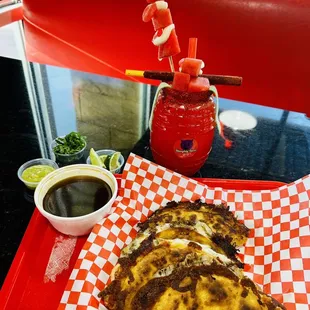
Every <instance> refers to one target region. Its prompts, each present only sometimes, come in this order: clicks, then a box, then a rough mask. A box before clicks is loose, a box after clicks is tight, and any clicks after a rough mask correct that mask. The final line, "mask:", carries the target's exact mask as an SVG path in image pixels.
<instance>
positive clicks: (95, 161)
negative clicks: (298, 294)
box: [89, 148, 106, 168]
mask: <svg viewBox="0 0 310 310" xmlns="http://www.w3.org/2000/svg"><path fill="white" fill-rule="evenodd" d="M89 158H90V163H91V164H92V165H94V166H99V167H102V168H106V166H105V164H104V163H103V161H102V160H101V158H100V157H99V155H98V154H97V153H96V152H95V150H94V149H93V148H91V149H90V152H89Z"/></svg>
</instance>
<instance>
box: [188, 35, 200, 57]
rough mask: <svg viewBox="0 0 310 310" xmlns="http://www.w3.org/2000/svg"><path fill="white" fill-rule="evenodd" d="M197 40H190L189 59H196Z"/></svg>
mask: <svg viewBox="0 0 310 310" xmlns="http://www.w3.org/2000/svg"><path fill="white" fill-rule="evenodd" d="M197 40H198V39H197V38H189V43H188V57H189V58H196V53H197Z"/></svg>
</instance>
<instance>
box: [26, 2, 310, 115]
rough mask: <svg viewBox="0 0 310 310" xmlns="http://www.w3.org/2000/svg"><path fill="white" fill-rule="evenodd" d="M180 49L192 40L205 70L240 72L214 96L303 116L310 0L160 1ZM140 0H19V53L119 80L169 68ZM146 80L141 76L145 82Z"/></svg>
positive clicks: (309, 108)
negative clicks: (237, 80)
mask: <svg viewBox="0 0 310 310" xmlns="http://www.w3.org/2000/svg"><path fill="white" fill-rule="evenodd" d="M168 3H169V7H170V9H171V11H172V16H173V20H174V23H175V25H176V30H177V34H178V36H179V41H180V45H181V49H182V53H181V54H180V55H178V56H177V57H175V62H176V61H177V60H179V59H180V58H181V57H184V56H185V55H186V53H187V43H188V38H189V37H198V38H199V39H198V54H197V56H198V57H199V58H202V59H203V60H204V61H205V63H206V68H205V69H204V72H205V73H212V74H228V75H240V76H243V78H244V83H243V86H242V87H221V88H220V95H221V96H222V97H226V98H231V99H236V100H242V101H247V102H252V103H259V104H263V105H268V106H273V107H278V108H284V109H289V110H294V111H300V112H307V113H308V115H310V105H308V101H309V95H308V91H309V74H310V62H309V61H308V57H309V55H310V41H309V35H310V2H309V1H308V0H307V1H306V0H304V1H303V0H282V1H276V0H269V1H267V0H252V1H244V0H243V1H242V0H192V1H180V0H170V1H168ZM146 4H147V3H146V2H145V1H143V0H134V1H127V0H120V1H114V0H113V1H112V0H105V1H99V0H98V1H97V0H96V1H91V2H88V1H81V0H66V1H62V0H49V1H40V0H24V21H25V30H26V41H27V55H28V59H29V60H30V61H35V62H41V63H48V64H52V65H58V66H64V67H69V68H73V69H77V70H82V71H89V72H94V73H99V74H104V75H110V76H115V77H122V78H125V77H124V75H123V74H122V72H123V71H124V70H125V69H156V70H169V65H168V62H167V61H165V60H163V61H162V62H159V61H158V60H157V48H156V47H154V46H153V45H152V43H151V39H152V37H153V34H154V31H153V28H152V25H151V23H149V24H145V23H143V22H142V20H141V15H142V12H143V9H144V7H145V6H146ZM148 82H149V80H148Z"/></svg>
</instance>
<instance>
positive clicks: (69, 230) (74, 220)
mask: <svg viewBox="0 0 310 310" xmlns="http://www.w3.org/2000/svg"><path fill="white" fill-rule="evenodd" d="M74 176H91V177H95V178H98V179H100V180H103V181H105V182H106V183H107V184H108V185H109V186H110V188H111V191H112V197H111V199H110V200H109V201H108V202H107V203H106V204H105V205H104V206H102V207H101V208H100V209H98V210H96V211H95V212H92V213H89V214H87V215H83V216H77V217H61V216H56V215H53V214H51V213H49V212H47V211H45V210H44V208H43V200H44V197H45V195H46V194H47V192H48V191H49V189H50V188H51V187H52V186H54V185H55V184H56V183H59V182H60V181H63V180H65V179H68V178H72V177H74ZM117 191H118V185H117V181H116V178H115V177H114V175H113V174H112V173H111V172H109V171H107V170H106V169H103V168H100V167H98V166H92V165H82V164H81V165H71V166H66V167H63V168H60V169H57V170H55V171H53V172H52V173H50V174H48V175H47V176H46V177H45V178H44V179H43V180H42V181H41V182H40V183H39V185H38V186H37V188H36V190H35V193H34V201H35V204H36V207H37V209H38V210H39V212H40V213H41V214H42V215H43V216H44V217H45V218H46V219H48V220H49V222H50V223H51V224H52V225H53V226H54V228H55V229H56V230H58V231H59V232H61V233H63V234H66V235H71V236H83V235H86V234H88V233H90V231H91V229H92V228H93V227H94V225H95V224H96V223H97V222H98V221H100V220H101V219H102V218H104V217H105V216H106V215H107V214H109V213H110V210H111V207H112V204H113V202H114V200H115V198H116V196H117Z"/></svg>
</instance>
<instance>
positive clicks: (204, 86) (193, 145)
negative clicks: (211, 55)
mask: <svg viewBox="0 0 310 310" xmlns="http://www.w3.org/2000/svg"><path fill="white" fill-rule="evenodd" d="M147 2H148V3H149V4H148V5H147V7H146V8H145V10H144V12H143V14H142V20H143V21H144V22H149V21H152V24H153V27H154V30H155V34H154V36H153V40H152V42H153V44H154V45H155V46H157V47H158V58H159V60H162V59H164V58H167V59H168V60H169V64H170V69H171V72H158V71H137V70H127V71H128V72H127V73H126V74H128V75H136V76H143V77H146V78H152V79H160V80H162V81H166V82H168V83H161V84H160V85H159V87H158V90H157V93H156V96H155V99H154V104H153V110H152V114H151V118H150V130H151V140H150V145H151V150H152V154H153V157H154V160H155V162H156V163H158V164H160V165H162V166H165V167H167V168H169V169H171V170H174V171H177V172H180V173H182V174H184V175H188V176H192V175H194V174H195V173H196V172H198V171H199V169H200V168H201V167H202V165H203V164H204V162H205V161H206V159H207V158H208V155H209V153H210V151H211V148H212V142H213V138H214V130H215V127H218V128H219V130H220V126H219V122H218V119H217V111H218V96H217V91H216V88H215V87H214V86H210V82H209V79H208V77H209V78H210V81H211V82H212V83H215V84H223V85H241V80H242V79H241V78H239V77H231V76H230V77H229V76H214V75H204V74H202V69H203V68H204V66H205V65H204V62H203V61H202V60H200V59H197V58H196V51H197V39H196V38H191V39H190V40H189V48H188V57H187V58H183V59H181V60H180V61H179V68H178V70H177V71H176V70H175V69H174V64H173V59H172V57H173V56H174V55H176V54H179V53H180V46H179V42H178V37H177V35H176V31H175V25H174V24H173V21H172V16H171V13H170V10H169V8H168V3H167V2H166V1H154V0H147ZM214 98H216V102H214Z"/></svg>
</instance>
